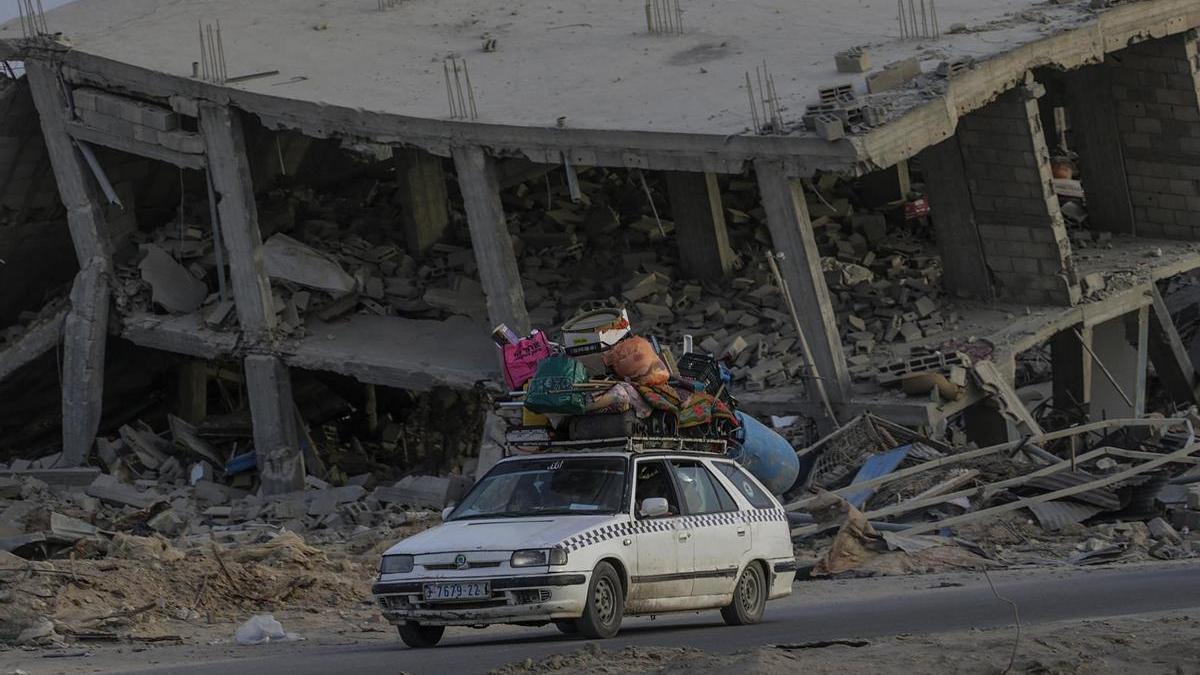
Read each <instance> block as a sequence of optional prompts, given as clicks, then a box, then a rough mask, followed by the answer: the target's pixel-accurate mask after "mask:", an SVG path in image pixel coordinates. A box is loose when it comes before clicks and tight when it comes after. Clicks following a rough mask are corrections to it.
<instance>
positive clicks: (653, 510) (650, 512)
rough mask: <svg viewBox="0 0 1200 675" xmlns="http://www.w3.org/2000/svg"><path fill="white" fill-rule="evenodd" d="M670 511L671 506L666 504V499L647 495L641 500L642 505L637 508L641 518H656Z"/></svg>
mask: <svg viewBox="0 0 1200 675" xmlns="http://www.w3.org/2000/svg"><path fill="white" fill-rule="evenodd" d="M670 512H671V508H670V507H669V506H667V500H666V498H664V497H647V498H646V499H643V500H642V507H641V508H640V509H639V510H638V515H640V516H641V517H643V518H657V517H659V516H665V515H667V514H668V513H670Z"/></svg>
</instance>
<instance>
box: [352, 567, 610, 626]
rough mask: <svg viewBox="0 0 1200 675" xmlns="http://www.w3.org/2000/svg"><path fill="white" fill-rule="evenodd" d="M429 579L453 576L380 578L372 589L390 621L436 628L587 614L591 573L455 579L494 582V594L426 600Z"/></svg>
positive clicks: (564, 617) (532, 620)
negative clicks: (424, 588) (480, 597)
mask: <svg viewBox="0 0 1200 675" xmlns="http://www.w3.org/2000/svg"><path fill="white" fill-rule="evenodd" d="M427 581H428V582H435V581H449V579H445V578H430V579H416V580H411V581H377V582H376V583H375V584H374V585H373V586H372V587H371V594H372V595H374V596H375V601H376V602H377V603H378V604H379V607H380V610H381V611H382V612H383V616H384V618H386V619H387V620H388V621H389V622H391V623H403V622H405V621H417V622H420V623H422V624H427V625H431V626H472V625H478V624H485V623H487V624H490V623H519V622H539V621H550V620H553V619H573V618H577V617H579V616H580V615H581V614H583V608H584V605H585V603H586V601H587V585H588V574H585V573H582V572H579V573H567V574H540V575H530V576H516V577H512V576H510V577H475V578H469V579H468V578H455V579H453V581H463V582H468V581H486V582H489V583H490V584H491V590H492V597H491V598H488V599H485V600H472V601H467V602H441V603H430V602H426V601H425V600H424V597H423V595H422V591H421V588H422V585H423V584H424V583H426V582H427Z"/></svg>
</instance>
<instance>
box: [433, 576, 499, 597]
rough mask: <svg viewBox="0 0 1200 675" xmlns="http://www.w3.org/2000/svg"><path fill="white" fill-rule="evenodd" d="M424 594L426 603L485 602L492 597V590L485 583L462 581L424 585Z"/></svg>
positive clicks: (489, 585)
mask: <svg viewBox="0 0 1200 675" xmlns="http://www.w3.org/2000/svg"><path fill="white" fill-rule="evenodd" d="M424 593H425V600H426V601H427V602H454V601H456V600H487V599H489V598H491V597H492V588H491V584H489V583H488V582H486V581H462V582H452V583H438V584H425V589H424Z"/></svg>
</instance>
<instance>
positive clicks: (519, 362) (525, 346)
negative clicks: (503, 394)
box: [501, 331, 551, 391]
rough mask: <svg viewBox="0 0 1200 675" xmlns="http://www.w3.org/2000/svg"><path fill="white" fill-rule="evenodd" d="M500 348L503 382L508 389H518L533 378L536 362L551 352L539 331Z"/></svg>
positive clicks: (539, 361) (548, 344) (548, 343)
mask: <svg viewBox="0 0 1200 675" xmlns="http://www.w3.org/2000/svg"><path fill="white" fill-rule="evenodd" d="M501 350H502V352H503V359H504V383H505V384H507V385H508V388H509V390H510V391H513V390H517V389H520V388H521V387H523V386H525V383H526V382H528V381H529V380H531V379H533V374H534V373H536V372H537V367H538V364H539V363H541V361H542V359H545V358H546V357H548V356H550V354H551V351H550V341H549V340H547V339H546V334H545V333H543V332H541V331H538V332H537V333H534V334H533V335H531V336H529V337H527V338H521V340H520V341H518V342H517V344H515V345H504V346H503V347H501Z"/></svg>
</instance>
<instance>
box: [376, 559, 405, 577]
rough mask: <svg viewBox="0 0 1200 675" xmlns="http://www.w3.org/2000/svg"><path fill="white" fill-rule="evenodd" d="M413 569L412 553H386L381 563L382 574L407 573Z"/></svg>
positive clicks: (380, 571) (380, 570)
mask: <svg viewBox="0 0 1200 675" xmlns="http://www.w3.org/2000/svg"><path fill="white" fill-rule="evenodd" d="M412 570H413V557H412V556H411V555H385V556H383V560H382V561H380V563H379V573H380V574H407V573H409V572H411V571H412Z"/></svg>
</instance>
